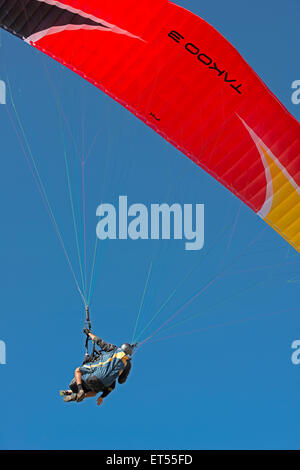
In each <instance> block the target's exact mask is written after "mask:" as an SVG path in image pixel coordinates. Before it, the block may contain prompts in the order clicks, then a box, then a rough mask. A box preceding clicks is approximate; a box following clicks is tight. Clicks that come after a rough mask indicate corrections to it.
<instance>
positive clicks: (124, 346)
mask: <svg viewBox="0 0 300 470" xmlns="http://www.w3.org/2000/svg"><path fill="white" fill-rule="evenodd" d="M121 349H123V351H124V353H125V354H127V356H132V353H133V346H131V344H129V343H124V344H122V346H121Z"/></svg>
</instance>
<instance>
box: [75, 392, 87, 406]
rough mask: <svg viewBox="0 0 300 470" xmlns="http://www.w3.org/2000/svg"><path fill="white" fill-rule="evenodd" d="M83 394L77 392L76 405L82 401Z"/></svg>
mask: <svg viewBox="0 0 300 470" xmlns="http://www.w3.org/2000/svg"><path fill="white" fill-rule="evenodd" d="M84 396H85V393H84V391H83V390H79V392H78V393H76V401H77V403H79V402H81V401H82V400H83V399H84Z"/></svg>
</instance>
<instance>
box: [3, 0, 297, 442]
mask: <svg viewBox="0 0 300 470" xmlns="http://www.w3.org/2000/svg"><path fill="white" fill-rule="evenodd" d="M177 3H178V4H180V5H182V6H184V7H185V8H187V9H190V10H192V11H193V12H194V13H196V14H198V15H199V16H201V17H203V18H204V19H206V20H207V21H208V22H210V23H211V24H212V25H213V26H215V27H216V28H217V29H218V30H219V31H220V32H222V33H223V34H224V36H225V37H226V38H227V39H229V41H231V42H232V43H233V44H234V45H235V46H236V47H237V48H238V50H239V51H240V52H241V54H242V55H243V56H244V57H245V59H246V60H247V61H248V63H249V64H250V65H251V66H252V67H253V68H254V69H255V71H256V72H257V73H258V74H259V75H260V77H261V78H262V79H263V80H264V81H265V82H266V83H267V85H268V86H269V87H270V89H271V90H272V91H273V92H274V93H275V94H276V95H277V97H278V98H279V99H280V100H281V101H282V102H283V104H284V105H285V106H286V107H287V108H288V109H289V111H290V112H291V113H292V114H293V115H294V116H295V117H296V118H298V119H299V117H300V105H299V106H298V107H297V106H295V105H293V104H292V103H291V94H292V90H291V83H292V82H293V81H294V80H296V79H300V76H299V56H300V42H299V21H300V4H299V1H298V0H288V1H287V2H282V1H281V0H275V1H274V0H264V1H261V0H251V1H250V0H249V1H248V0H244V1H243V2H240V1H237V0H228V1H227V2H223V1H221V0H210V1H206V2H204V1H198V0H197V1H196V0H182V1H177ZM0 78H1V79H4V80H7V79H8V81H9V83H10V85H11V89H12V93H13V96H14V100H15V103H16V108H17V112H18V114H19V116H20V119H21V121H22V123H23V126H24V129H25V132H26V135H27V138H28V142H29V144H30V147H31V149H32V152H33V154H34V156H35V158H36V161H37V162H38V166H39V171H40V174H41V177H42V179H43V181H44V183H45V187H46V189H47V192H48V195H49V199H50V201H51V204H52V206H53V208H54V212H55V214H56V219H57V222H58V224H59V226H60V228H61V231H62V233H63V237H64V240H65V242H66V246H67V249H68V250H69V252H70V254H71V257H72V262H73V263H74V266H75V269H76V273H78V272H79V271H78V265H77V264H76V249H75V243H74V231H73V226H72V218H71V211H70V205H69V200H68V191H67V184H66V176H65V171H64V160H63V139H62V136H61V134H60V119H61V112H59V110H58V108H57V104H56V99H55V96H58V97H59V98H58V99H59V103H60V106H61V107H62V109H63V110H64V111H63V113H64V115H65V117H66V121H67V122H68V125H69V126H70V129H71V130H72V134H73V137H71V135H70V132H69V131H68V128H67V126H66V121H64V124H63V128H64V129H65V141H66V147H67V152H68V158H69V159H70V161H71V164H70V168H71V172H72V181H73V184H74V194H77V198H75V204H76V207H77V213H78V214H79V213H81V212H80V211H81V209H80V203H81V201H80V167H79V165H78V158H77V157H78V155H77V154H76V150H74V148H75V147H76V146H77V149H78V151H79V153H81V152H83V153H86V152H87V151H88V149H89V148H90V145H91V143H92V141H93V138H94V136H95V135H96V133H97V132H98V134H97V140H96V142H95V144H94V145H93V147H92V151H91V155H90V158H89V160H88V165H87V167H86V172H87V174H86V182H87V191H86V200H87V240H88V243H87V246H88V260H89V269H90V264H91V259H92V255H93V253H92V252H93V247H94V240H95V226H96V217H95V212H96V207H97V205H98V204H100V202H101V201H105V202H111V203H113V204H117V199H118V196H119V195H122V194H125V195H127V196H128V198H129V203H135V202H142V203H144V204H150V203H154V202H168V203H173V202H179V203H182V204H183V203H194V204H195V203H204V204H205V211H206V213H205V223H206V227H205V237H206V239H205V248H204V249H203V250H202V251H200V252H187V251H185V250H184V243H183V242H182V241H170V242H167V241H135V242H134V241H109V242H106V243H103V244H100V245H99V252H98V255H99V256H98V258H97V268H96V276H95V289H94V294H93V298H92V303H91V313H92V319H93V326H94V330H95V332H96V333H97V334H98V335H99V336H101V337H103V338H104V339H106V340H108V341H111V342H113V343H121V342H123V341H124V340H125V341H126V340H131V335H132V333H133V329H134V325H135V321H136V318H137V315H138V312H139V309H140V306H141V299H142V296H143V291H144V288H145V285H146V279H147V275H148V272H149V267H150V265H151V263H152V271H151V275H150V279H149V283H148V284H147V289H146V294H145V298H144V303H143V306H142V309H141V315H140V319H139V323H138V331H141V330H142V329H143V327H144V326H145V325H146V324H147V322H148V321H149V320H150V319H151V318H152V317H153V315H154V314H155V312H156V311H157V310H158V309H159V307H160V306H161V305H162V304H163V302H164V301H165V300H166V299H167V298H168V296H169V295H170V293H171V292H172V291H173V290H174V288H176V286H178V288H177V290H176V295H175V296H174V297H173V298H172V299H171V301H170V302H169V303H168V304H167V305H166V307H165V308H164V309H163V310H162V312H161V314H160V315H158V316H157V318H156V319H155V320H154V321H153V323H152V324H151V326H150V327H149V329H148V330H147V331H146V332H145V334H143V338H145V337H146V336H147V334H148V335H149V334H151V333H153V332H155V330H156V329H157V328H159V327H160V326H161V325H162V323H163V322H164V321H165V320H167V319H168V318H170V316H172V315H173V314H174V313H175V312H177V311H178V309H180V308H181V306H183V305H184V306H185V307H184V308H183V309H182V310H181V311H180V313H179V314H178V315H176V317H175V318H174V320H172V322H170V323H168V324H167V325H166V326H165V327H164V328H162V329H161V331H160V332H159V333H158V334H156V335H154V336H153V338H152V339H151V340H150V341H149V342H148V343H146V344H145V345H144V346H143V347H142V348H141V349H140V350H139V351H138V353H137V354H136V356H135V357H134V364H133V369H132V373H131V375H130V378H129V380H128V382H127V383H126V385H125V386H120V387H118V390H117V391H115V392H114V393H113V394H112V395H111V396H110V397H109V398H107V399H106V400H105V402H104V405H103V407H101V408H97V406H96V402H95V399H92V400H86V401H85V402H83V403H82V404H80V405H77V404H69V405H66V404H64V403H63V402H62V401H61V398H60V397H59V395H58V390H59V389H60V388H63V387H65V386H66V385H67V384H68V382H69V380H70V379H71V378H72V374H73V371H74V369H75V367H76V366H77V365H78V364H80V361H81V358H82V355H83V352H84V350H83V337H82V327H83V321H84V312H83V307H82V304H81V300H80V297H79V295H78V292H77V291H76V288H75V286H74V282H73V279H72V275H71V273H70V270H69V268H68V265H67V263H66V260H65V258H64V256H63V253H62V250H61V247H60V245H59V242H58V240H57V238H56V236H55V232H54V230H53V226H52V225H51V223H50V221H49V217H48V214H47V212H46V210H45V207H44V205H43V203H42V200H41V198H40V196H39V193H38V190H37V187H36V185H35V184H34V180H33V177H32V175H31V173H30V170H29V168H28V165H27V163H26V159H25V156H24V154H23V152H22V149H21V146H20V142H19V141H18V139H17V137H16V134H15V132H14V129H13V126H12V123H11V121H10V119H9V116H8V114H7V111H8V112H9V113H10V116H11V117H12V119H13V121H14V122H15V123H16V116H15V114H14V112H13V108H12V105H11V102H10V101H9V102H8V107H7V109H6V107H5V106H1V107H0V123H1V172H0V188H1V197H0V213H1V244H0V260H1V261H0V263H1V269H0V280H1V283H0V284H1V315H0V339H2V340H4V341H5V342H6V345H7V364H6V365H1V366H0V384H1V387H0V422H1V426H0V448H2V449H151V448H152V449H178V448H179V449H253V448H258V449H266V448H268V449H276V448H293V449H295V448H297V449H299V448H300V445H299V419H298V417H299V392H300V380H299V373H300V366H298V368H297V367H296V366H294V365H293V364H292V362H291V354H292V350H291V343H292V342H293V341H294V340H295V339H299V338H300V322H299V283H300V270H299V258H298V255H297V253H296V252H295V251H293V250H292V248H290V247H289V246H288V244H287V243H286V242H285V241H284V240H283V239H281V238H280V237H279V236H278V235H277V234H276V233H275V232H273V231H272V230H271V229H270V228H268V227H267V226H266V225H265V224H264V223H263V222H262V221H261V220H260V219H259V218H258V217H257V216H256V215H255V214H253V213H252V212H251V211H250V210H249V209H248V208H247V207H245V206H244V205H242V204H241V203H240V202H239V200H237V199H236V198H235V197H234V196H232V195H231V194H230V193H229V192H228V191H227V190H225V189H224V188H222V187H221V186H220V185H219V184H218V183H216V182H215V181H214V180H213V179H212V178H211V177H209V176H208V175H207V174H205V173H204V172H203V171H202V170H201V169H199V168H198V167H196V166H195V165H194V164H193V163H192V162H191V161H190V160H189V159H188V158H186V157H185V156H183V155H182V154H180V153H179V152H178V151H177V150H176V149H175V148H173V147H172V146H170V145H169V144H168V143H166V142H165V141H164V140H163V139H161V138H160V137H159V136H158V135H156V134H155V133H154V132H153V131H152V130H150V129H149V128H147V127H146V126H145V125H144V124H142V123H141V122H140V121H139V120H137V119H136V118H135V117H134V116H132V115H131V114H130V113H128V112H127V111H126V110H125V109H123V108H122V107H121V106H119V105H118V104H117V103H115V102H113V101H112V100H111V99H109V98H108V97H106V96H105V95H104V94H102V93H101V92H99V91H98V90H97V89H96V88H94V87H93V86H91V85H89V84H88V83H86V82H85V81H84V80H82V79H81V78H79V77H78V76H76V75H74V74H73V73H72V72H70V71H68V70H66V69H64V68H63V67H62V66H60V65H59V64H57V63H55V62H54V61H52V60H50V59H48V58H46V57H44V56H43V55H42V54H41V53H39V52H38V51H36V50H34V49H33V48H30V47H28V46H26V45H25V44H24V43H22V42H21V41H20V40H18V39H17V38H14V37H11V36H10V35H8V34H7V33H4V32H3V31H2V32H1V48H0ZM23 141H24V140H23ZM75 189H76V191H75ZM80 226H81V225H80ZM228 226H229V228H228ZM218 237H219V238H218ZM81 246H82V243H81ZM192 269H193V272H192V274H191V275H190V276H189V277H187V275H188V273H190V272H191V270H192ZM220 272H221V273H222V275H221V276H220V277H219V278H218V279H217V280H216V281H215V282H213V284H212V285H211V286H209V287H206V286H207V284H208V282H209V281H210V279H214V277H215V276H217V275H218V273H220ZM201 289H205V290H204V291H203V293H202V294H201V295H199V296H198V297H197V298H196V299H195V300H194V301H193V302H190V303H189V304H187V305H186V303H187V302H188V301H189V299H190V298H191V297H193V295H195V294H196V293H197V292H199V291H201ZM191 317H192V318H191ZM180 322H183V323H180ZM171 326H172V328H170V327H171Z"/></svg>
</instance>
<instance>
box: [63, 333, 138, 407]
mask: <svg viewBox="0 0 300 470" xmlns="http://www.w3.org/2000/svg"><path fill="white" fill-rule="evenodd" d="M84 333H85V334H87V335H88V336H89V337H90V339H91V340H92V341H93V342H94V343H95V344H97V346H99V347H100V349H101V351H100V353H99V354H98V357H97V359H96V360H92V361H90V358H89V357H88V358H86V359H85V360H84V362H83V364H82V366H81V367H77V368H76V370H75V374H74V379H73V380H72V382H71V383H70V385H69V387H70V389H69V390H61V391H60V395H61V396H63V397H64V401H65V402H71V401H77V402H81V401H82V400H84V399H85V398H90V397H95V396H96V395H97V394H98V393H99V392H102V394H101V396H99V397H98V399H97V404H98V405H101V404H102V402H103V398H105V397H106V396H107V395H109V394H110V393H111V392H112V391H113V390H114V389H115V386H116V381H117V380H118V383H119V384H123V383H125V382H126V380H127V378H128V375H129V372H130V369H131V356H132V354H133V349H134V346H135V345H131V344H129V343H124V344H122V346H121V347H118V346H116V345H114V344H110V343H106V342H105V341H103V340H102V339H101V338H98V336H96V335H94V334H93V333H91V331H89V330H84Z"/></svg>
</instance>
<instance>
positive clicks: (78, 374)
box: [75, 367, 84, 402]
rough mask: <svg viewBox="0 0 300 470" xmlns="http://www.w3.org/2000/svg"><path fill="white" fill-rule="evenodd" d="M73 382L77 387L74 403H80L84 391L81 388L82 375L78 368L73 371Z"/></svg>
mask: <svg viewBox="0 0 300 470" xmlns="http://www.w3.org/2000/svg"><path fill="white" fill-rule="evenodd" d="M75 381H76V384H77V387H78V393H77V396H76V401H77V402H80V401H82V400H83V399H84V390H83V388H82V373H81V370H80V368H79V367H77V369H76V370H75Z"/></svg>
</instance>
